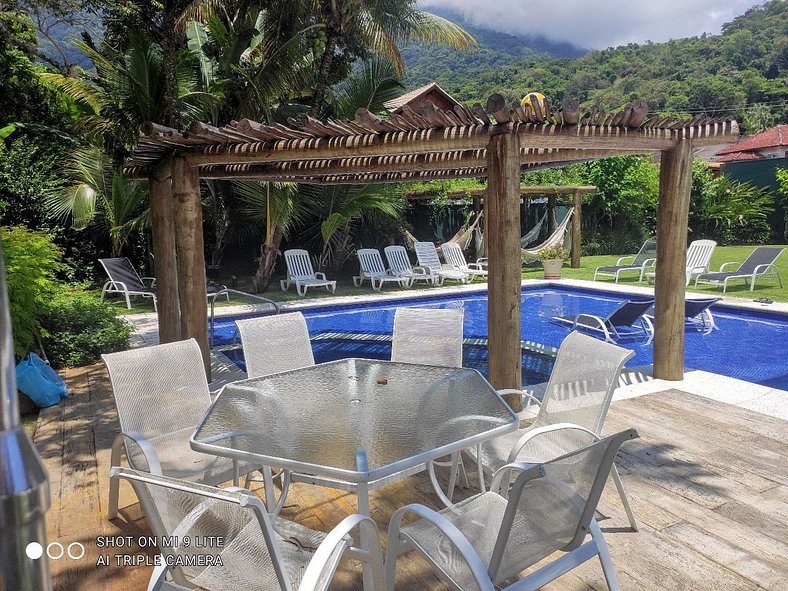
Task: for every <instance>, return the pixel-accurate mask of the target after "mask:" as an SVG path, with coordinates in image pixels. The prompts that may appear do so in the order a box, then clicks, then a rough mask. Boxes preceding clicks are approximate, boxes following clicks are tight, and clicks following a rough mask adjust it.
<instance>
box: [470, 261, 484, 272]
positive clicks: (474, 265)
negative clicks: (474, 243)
mask: <svg viewBox="0 0 788 591" xmlns="http://www.w3.org/2000/svg"><path fill="white" fill-rule="evenodd" d="M486 266H487V265H482V264H481V263H468V268H469V269H471V270H472V271H485V270H486V269H485V267H486Z"/></svg>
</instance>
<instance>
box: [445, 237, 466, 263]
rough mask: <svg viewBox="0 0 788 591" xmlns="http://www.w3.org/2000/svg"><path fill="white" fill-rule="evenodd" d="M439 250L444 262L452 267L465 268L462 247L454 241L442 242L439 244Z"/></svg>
mask: <svg viewBox="0 0 788 591" xmlns="http://www.w3.org/2000/svg"><path fill="white" fill-rule="evenodd" d="M441 252H442V253H443V258H444V259H445V260H446V262H447V263H448V264H450V265H452V266H454V267H459V268H460V269H465V268H467V267H468V263H467V262H466V261H465V255H464V254H463V253H462V248H460V245H459V244H457V243H456V242H444V243H443V244H441Z"/></svg>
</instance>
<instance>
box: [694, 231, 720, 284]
mask: <svg viewBox="0 0 788 591" xmlns="http://www.w3.org/2000/svg"><path fill="white" fill-rule="evenodd" d="M716 246H717V243H716V242H714V240H693V241H692V242H690V245H689V247H688V248H687V283H689V281H690V279H691V278H692V273H693V271H701V270H702V271H708V270H709V263H710V262H711V255H712V254H714V248H715V247H716Z"/></svg>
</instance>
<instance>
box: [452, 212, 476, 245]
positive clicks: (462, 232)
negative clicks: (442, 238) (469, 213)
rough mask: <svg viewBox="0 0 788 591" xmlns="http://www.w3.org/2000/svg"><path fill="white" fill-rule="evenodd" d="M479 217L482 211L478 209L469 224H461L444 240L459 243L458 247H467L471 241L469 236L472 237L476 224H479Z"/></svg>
mask: <svg viewBox="0 0 788 591" xmlns="http://www.w3.org/2000/svg"><path fill="white" fill-rule="evenodd" d="M481 217H482V212H481V211H480V212H479V213H478V214H477V215H476V219H475V220H473V223H472V224H471V225H470V226H468V225H465V226H463V227H462V228H460V229H459V230H458V231H457V233H456V234H455V235H454V236H452V237H451V239H449V240H447V241H446V242H455V243H457V244H459V245H460V248H461V249H463V250H465V249H466V248H468V245H469V244H470V243H471V238H472V237H473V231H474V229H475V228H476V226H477V225H478V224H479V220H480V219H481Z"/></svg>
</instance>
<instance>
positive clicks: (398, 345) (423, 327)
mask: <svg viewBox="0 0 788 591" xmlns="http://www.w3.org/2000/svg"><path fill="white" fill-rule="evenodd" d="M462 321H463V309H462V308H397V311H396V312H395V313H394V334H393V336H392V341H391V360H392V361H399V362H401V363H419V364H422V365H442V366H445V367H462Z"/></svg>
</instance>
